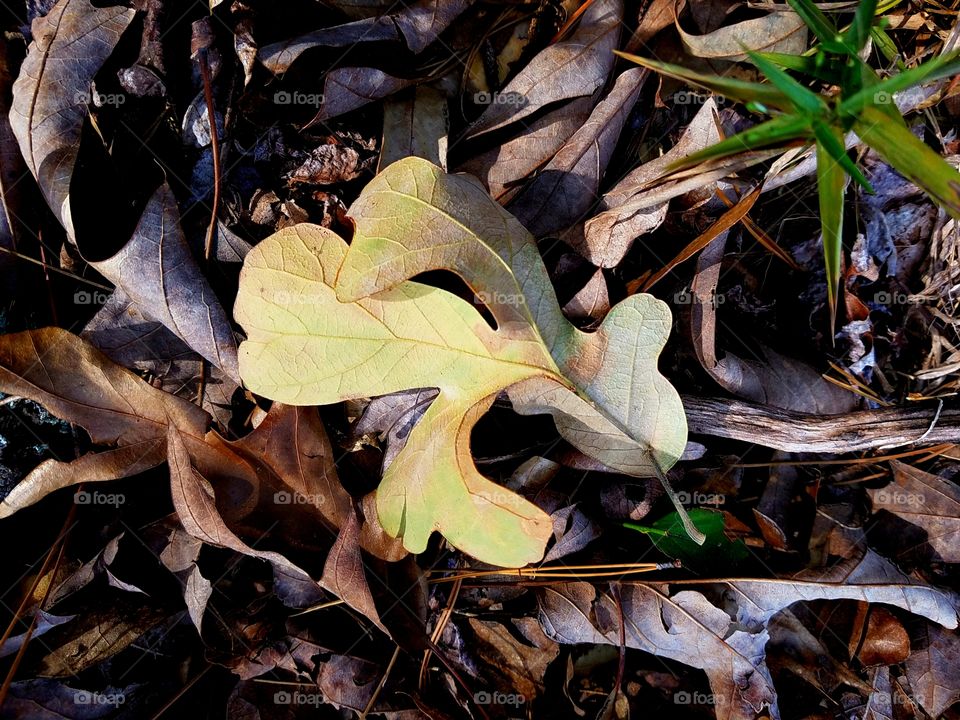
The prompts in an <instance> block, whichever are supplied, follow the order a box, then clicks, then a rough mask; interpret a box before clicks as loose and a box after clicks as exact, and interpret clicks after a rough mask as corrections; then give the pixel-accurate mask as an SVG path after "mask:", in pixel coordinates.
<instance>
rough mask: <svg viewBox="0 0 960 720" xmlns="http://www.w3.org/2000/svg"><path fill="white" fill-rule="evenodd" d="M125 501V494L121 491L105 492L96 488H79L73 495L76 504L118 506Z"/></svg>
mask: <svg viewBox="0 0 960 720" xmlns="http://www.w3.org/2000/svg"><path fill="white" fill-rule="evenodd" d="M126 501H127V496H126V495H124V494H123V493H105V492H99V491H97V490H95V491H93V492H91V491H89V490H80V491H79V492H77V493H76V494H75V495H74V496H73V502H74V503H75V504H77V505H106V506H109V507H120V506H121V505H123V504H124V503H125V502H126Z"/></svg>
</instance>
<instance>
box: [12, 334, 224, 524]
mask: <svg viewBox="0 0 960 720" xmlns="http://www.w3.org/2000/svg"><path fill="white" fill-rule="evenodd" d="M0 392H5V393H8V394H11V395H20V396H23V397H26V398H30V399H31V400H33V401H35V402H37V403H40V404H41V405H43V406H44V407H45V408H46V409H47V410H49V411H50V412H51V413H53V414H54V415H56V416H57V417H59V418H61V419H64V420H67V421H69V422H74V423H76V424H78V425H80V426H81V427H83V428H84V429H85V430H86V431H87V433H89V435H90V439H91V440H92V441H93V442H94V443H97V444H101V445H110V446H113V448H112V449H110V450H106V451H104V452H99V453H89V454H87V455H84V456H82V457H80V458H78V459H77V460H74V461H72V462H61V461H59V460H46V461H44V462H43V463H41V464H40V465H39V466H37V468H36V469H34V470H33V471H32V472H31V473H30V474H29V475H28V476H27V477H26V478H25V479H24V480H23V481H21V482H20V484H19V485H17V486H16V487H15V488H14V489H13V490H12V491H11V492H10V494H9V495H7V497H6V498H4V500H3V503H2V504H0V517H7V516H9V515H11V514H12V513H14V512H16V511H17V510H20V509H21V508H24V507H26V506H28V505H32V504H33V503H35V502H37V501H38V500H40V499H41V498H43V497H44V496H46V495H48V494H49V493H51V492H53V491H55V490H58V489H60V488H63V487H66V486H68V485H75V484H77V483H81V482H96V481H102V480H116V479H117V478H122V477H129V476H131V475H135V474H137V473H139V472H143V471H144V470H147V469H149V468H151V467H154V466H155V465H159V464H160V463H162V462H163V461H164V458H165V456H166V437H167V428H168V426H170V425H175V426H176V427H178V428H180V431H181V432H183V433H184V434H185V435H187V436H188V437H190V438H191V440H192V441H194V442H202V438H203V435H204V433H205V432H206V429H207V425H208V424H209V422H210V417H209V415H207V413H205V412H204V411H203V410H201V409H200V408H199V407H197V406H196V405H193V404H192V403H190V402H188V401H186V400H183V399H181V398H178V397H176V396H175V395H170V394H168V393H165V392H163V391H161V390H158V389H156V388H154V387H152V386H151V385H150V384H149V383H147V382H145V381H144V380H142V379H141V378H140V377H138V376H137V375H134V374H133V373H132V372H130V371H129V370H127V369H126V368H123V367H121V366H119V365H117V364H115V363H113V362H112V361H111V360H110V359H109V358H107V357H106V356H105V355H103V354H102V353H101V352H100V351H99V350H97V349H95V348H94V347H93V346H92V345H90V344H89V343H87V342H86V341H84V340H81V339H80V338H78V337H77V336H76V335H73V334H72V333H69V332H67V331H66V330H61V329H59V328H44V329H42V330H29V331H26V332H22V333H15V334H10V335H0Z"/></svg>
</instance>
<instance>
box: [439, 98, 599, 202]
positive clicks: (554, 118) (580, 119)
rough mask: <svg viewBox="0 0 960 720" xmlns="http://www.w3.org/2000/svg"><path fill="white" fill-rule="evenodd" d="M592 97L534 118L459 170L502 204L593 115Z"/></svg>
mask: <svg viewBox="0 0 960 720" xmlns="http://www.w3.org/2000/svg"><path fill="white" fill-rule="evenodd" d="M592 107H593V99H592V98H591V97H583V98H577V99H575V100H573V101H571V102H569V103H566V104H565V105H561V106H560V107H558V108H557V109H555V110H550V111H548V112H546V113H544V114H543V115H541V116H539V117H537V118H535V119H534V120H533V122H531V123H530V124H529V125H526V124H525V125H522V126H521V128H522V129H521V131H520V132H519V133H517V134H516V135H514V136H513V137H511V138H510V139H508V140H505V141H503V142H500V143H497V145H496V146H494V147H492V148H490V149H489V150H487V151H485V152H482V153H480V154H479V155H477V156H475V157H472V158H470V159H469V160H467V161H466V162H465V163H463V164H462V165H460V166H459V167H458V168H457V171H458V172H466V173H470V174H471V175H475V176H477V177H478V178H479V179H480V181H481V182H482V183H483V185H484V187H486V188H487V190H488V191H489V193H490V194H491V195H492V196H493V197H494V198H496V199H497V200H498V201H499V202H500V203H501V204H502V203H506V202H507V201H509V200H510V199H511V198H512V197H513V196H514V194H515V193H516V192H517V191H519V187H520V186H519V183H520V181H521V180H524V179H526V178H528V177H529V176H530V175H531V174H532V173H534V172H535V171H536V170H537V168H539V167H540V166H542V165H543V164H544V163H545V162H547V161H548V160H549V159H550V158H552V157H553V156H554V155H555V154H556V153H557V152H558V151H559V150H560V149H561V148H563V144H564V143H565V142H566V141H567V139H568V138H569V137H570V136H571V135H572V134H573V133H575V132H576V131H577V128H579V127H581V126H582V125H583V123H584V122H585V121H586V119H587V118H588V117H589V116H590V109H591V108H592Z"/></svg>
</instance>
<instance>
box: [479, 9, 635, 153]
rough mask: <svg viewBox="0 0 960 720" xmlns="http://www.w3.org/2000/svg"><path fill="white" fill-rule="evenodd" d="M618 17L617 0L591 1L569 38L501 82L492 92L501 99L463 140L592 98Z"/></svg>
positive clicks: (605, 70)
mask: <svg viewBox="0 0 960 720" xmlns="http://www.w3.org/2000/svg"><path fill="white" fill-rule="evenodd" d="M622 18H623V3H622V2H621V0H596V2H594V3H593V4H591V5H590V8H589V9H588V10H587V11H586V12H585V13H584V15H583V18H582V19H581V20H580V24H579V26H578V27H577V30H576V32H574V34H573V35H572V36H571V37H570V39H569V40H563V41H561V42H558V43H554V44H553V45H550V46H548V47H547V48H546V49H544V50H542V51H541V52H539V53H538V54H537V55H536V56H535V57H534V58H533V60H531V61H530V62H529V63H528V64H527V65H526V66H525V67H524V68H523V69H522V70H521V71H520V72H519V73H518V74H517V76H516V77H514V78H513V80H511V81H510V82H509V83H507V85H506V87H504V88H503V90H502V91H501V92H500V93H498V94H497V95H498V99H499V98H503V101H498V102H494V103H493V104H491V105H490V106H489V107H488V108H487V109H486V110H485V111H484V113H483V114H482V115H481V116H480V118H479V119H478V120H477V121H476V122H475V123H474V124H473V125H472V126H471V127H470V129H469V131H468V133H467V137H476V136H478V135H481V134H482V133H488V132H490V131H492V130H498V129H500V128H503V127H506V126H507V125H510V124H511V123H515V122H518V121H520V120H523V119H524V118H526V117H529V116H530V115H533V114H534V113H535V112H537V111H539V110H541V109H542V108H545V107H547V106H548V105H552V104H553V103H557V102H561V101H563V100H571V99H573V98H578V97H584V96H591V95H593V94H594V93H595V92H596V91H597V90H599V89H600V88H601V87H603V85H604V83H606V81H607V77H608V76H609V74H610V70H611V69H612V68H613V61H614V55H613V50H614V49H616V46H617V40H618V39H619V37H620V24H621V20H622ZM508 99H515V100H514V101H512V102H507V101H506V100H508Z"/></svg>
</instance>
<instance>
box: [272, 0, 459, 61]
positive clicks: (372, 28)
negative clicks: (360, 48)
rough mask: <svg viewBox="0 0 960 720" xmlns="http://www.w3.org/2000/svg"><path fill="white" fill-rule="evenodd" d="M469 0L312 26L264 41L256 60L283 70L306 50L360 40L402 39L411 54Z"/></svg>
mask: <svg viewBox="0 0 960 720" xmlns="http://www.w3.org/2000/svg"><path fill="white" fill-rule="evenodd" d="M472 2H473V0H420V1H419V2H417V3H414V4H412V5H410V6H405V5H403V4H401V5H399V7H400V8H402V9H401V10H400V11H399V12H396V13H392V14H388V15H381V16H379V17H369V18H364V19H361V20H356V21H354V22H352V23H347V24H345V25H336V26H334V27H330V28H323V29H321V30H316V31H314V32H311V33H307V34H306V35H301V36H299V37H297V38H294V39H292V40H284V41H281V42H277V43H273V44H272V45H267V46H266V47H264V48H263V49H261V50H260V62H261V63H263V65H264V67H266V68H267V69H268V70H269V71H270V72H272V73H282V72H286V71H287V70H288V69H289V68H290V66H291V65H292V64H293V62H294V61H295V60H296V59H297V58H299V57H300V55H302V54H303V53H304V52H306V51H307V50H312V49H314V48H323V47H327V48H330V47H347V46H353V45H357V44H359V43H364V42H390V41H392V42H397V41H400V40H403V42H404V43H405V44H406V46H407V47H408V48H409V49H410V51H411V52H413V53H414V54H418V53H421V52H423V51H424V50H425V49H426V48H427V47H428V46H429V45H430V44H431V43H433V42H434V41H435V40H436V39H437V37H438V36H439V35H440V33H442V32H443V31H444V30H446V29H447V27H448V26H449V25H450V23H452V22H453V21H454V20H455V19H456V18H457V17H458V16H459V15H460V13H462V12H463V11H464V10H466V9H467V8H468V7H469V6H470V4H471V3H472Z"/></svg>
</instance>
